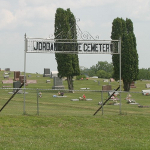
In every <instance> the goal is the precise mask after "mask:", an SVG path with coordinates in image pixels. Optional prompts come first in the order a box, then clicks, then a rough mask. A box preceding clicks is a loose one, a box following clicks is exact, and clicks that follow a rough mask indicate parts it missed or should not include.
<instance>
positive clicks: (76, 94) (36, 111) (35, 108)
mask: <svg viewBox="0 0 150 150" xmlns="http://www.w3.org/2000/svg"><path fill="white" fill-rule="evenodd" d="M14 90H16V89H13V88H1V89H0V95H1V97H0V107H1V108H2V107H3V106H4V105H5V104H6V103H7V101H8V100H9V99H10V97H11V96H12V95H13V93H14ZM59 92H60V93H62V95H63V96H61V95H59V94H58V93H59ZM24 93H25V94H24ZM83 94H85V96H86V98H85V100H84V99H82V96H83ZM111 94H112V91H101V90H89V89H81V90H74V91H69V90H64V89H57V90H53V89H30V88H29V89H28V88H26V89H24V88H23V89H20V90H19V92H18V93H17V94H16V95H15V96H14V97H13V98H12V99H11V100H10V102H9V103H8V104H7V105H6V106H5V107H4V108H3V110H1V112H0V115H22V114H25V115H43V116H53V115H68V116H70V115H71V116H80V115H82V116H89V115H94V113H95V112H96V111H97V110H98V109H99V108H100V107H101V109H100V110H98V112H97V113H96V114H95V115H96V116H102V115H114V114H116V115H117V114H123V115H127V114H135V115H136V114H145V115H149V114H150V109H149V101H150V100H149V99H150V97H149V96H145V95H143V94H142V92H130V93H129V92H124V91H116V92H115V94H114V95H112V96H111V98H110V99H109V100H108V101H107V103H106V104H105V105H103V104H104V103H105V101H106V100H107V99H108V98H109V97H110V95H111Z"/></svg>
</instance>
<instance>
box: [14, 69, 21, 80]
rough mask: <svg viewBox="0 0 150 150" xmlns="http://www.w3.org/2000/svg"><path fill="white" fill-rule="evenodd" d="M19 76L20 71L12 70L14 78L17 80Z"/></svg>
mask: <svg viewBox="0 0 150 150" xmlns="http://www.w3.org/2000/svg"><path fill="white" fill-rule="evenodd" d="M19 76H20V71H14V80H15V81H18V80H19Z"/></svg>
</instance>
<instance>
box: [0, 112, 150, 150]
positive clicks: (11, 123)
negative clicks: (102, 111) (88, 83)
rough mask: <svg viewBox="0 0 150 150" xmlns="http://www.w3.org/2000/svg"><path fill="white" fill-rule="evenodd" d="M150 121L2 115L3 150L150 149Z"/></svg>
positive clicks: (0, 141) (129, 117)
mask: <svg viewBox="0 0 150 150" xmlns="http://www.w3.org/2000/svg"><path fill="white" fill-rule="evenodd" d="M149 124H150V119H149V117H145V116H143V115H138V116H136V115H117V116H111V115H109V116H101V117H97V116H87V117H82V116H72V117H71V116H50V117H47V116H1V118H0V133H1V134H0V149H1V150H3V149H7V150H22V149H24V150H29V149H32V150H34V149H35V150H48V149H51V150H59V149H60V150H62V149H67V150H87V149H88V150H129V149H130V150H149V149H150V142H149V139H150V129H149Z"/></svg>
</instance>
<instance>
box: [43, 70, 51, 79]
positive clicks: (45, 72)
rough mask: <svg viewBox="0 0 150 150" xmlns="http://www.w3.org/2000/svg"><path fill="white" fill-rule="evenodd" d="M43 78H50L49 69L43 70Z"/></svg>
mask: <svg viewBox="0 0 150 150" xmlns="http://www.w3.org/2000/svg"><path fill="white" fill-rule="evenodd" d="M43 77H50V69H49V68H44V74H43Z"/></svg>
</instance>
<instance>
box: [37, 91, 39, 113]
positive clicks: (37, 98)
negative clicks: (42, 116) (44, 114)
mask: <svg viewBox="0 0 150 150" xmlns="http://www.w3.org/2000/svg"><path fill="white" fill-rule="evenodd" d="M37 115H39V90H38V88H37Z"/></svg>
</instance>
